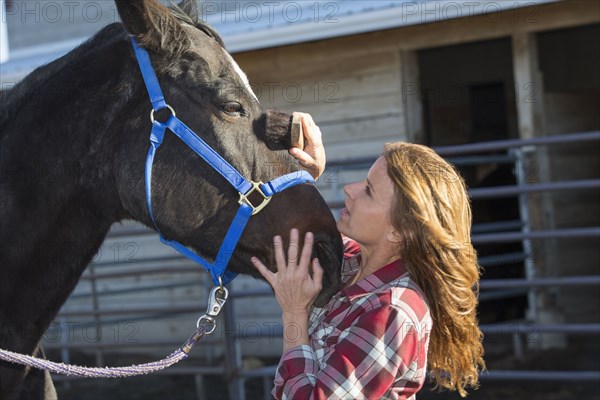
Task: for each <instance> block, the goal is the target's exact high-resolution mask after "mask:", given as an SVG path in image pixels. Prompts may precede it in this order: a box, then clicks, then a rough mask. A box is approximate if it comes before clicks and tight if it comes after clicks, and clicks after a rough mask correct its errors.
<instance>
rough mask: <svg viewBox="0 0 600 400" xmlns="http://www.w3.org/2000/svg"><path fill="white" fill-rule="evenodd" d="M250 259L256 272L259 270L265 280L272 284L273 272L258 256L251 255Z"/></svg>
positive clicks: (273, 280)
mask: <svg viewBox="0 0 600 400" xmlns="http://www.w3.org/2000/svg"><path fill="white" fill-rule="evenodd" d="M250 261H251V262H252V264H254V267H256V269H257V270H258V272H260V274H261V275H262V276H263V277H264V278H265V279H266V280H267V282H269V283H270V284H271V286H273V284H274V283H275V279H276V277H275V274H274V273H273V272H271V271H269V269H268V268H267V267H266V266H265V265H264V264H263V263H262V262H261V261H260V260H259V259H258V258H256V257H252V258H251V259H250Z"/></svg>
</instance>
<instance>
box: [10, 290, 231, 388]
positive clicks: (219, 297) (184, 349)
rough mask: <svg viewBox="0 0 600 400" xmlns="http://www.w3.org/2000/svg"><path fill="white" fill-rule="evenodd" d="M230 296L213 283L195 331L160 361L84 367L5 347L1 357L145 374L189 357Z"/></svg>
mask: <svg viewBox="0 0 600 400" xmlns="http://www.w3.org/2000/svg"><path fill="white" fill-rule="evenodd" d="M228 296H229V291H228V290H227V288H226V287H224V286H216V287H214V288H213V289H212V290H211V291H210V294H209V298H208V308H207V310H206V314H204V315H203V316H201V317H200V318H199V319H198V322H197V323H196V331H195V332H194V333H193V334H192V336H190V338H189V339H188V340H187V341H186V342H185V343H184V344H183V345H182V346H181V347H180V348H179V349H177V350H176V351H175V352H173V353H172V354H171V355H169V356H167V357H165V358H164V359H162V360H159V361H155V362H151V363H146V364H138V365H130V366H128V367H103V368H99V367H82V366H79V365H69V364H63V363H57V362H53V361H48V360H44V359H41V358H37V357H33V356H28V355H24V354H19V353H15V352H12V351H8V350H4V349H0V359H1V360H4V361H8V362H11V363H15V364H21V365H26V366H29V367H33V368H38V369H44V370H48V371H50V372H54V373H56V374H62V375H69V376H81V377H85V378H126V377H129V376H137V375H146V374H149V373H152V372H156V371H160V370H163V369H165V368H168V367H170V366H171V365H173V364H177V363H178V362H179V361H181V360H183V359H185V358H187V357H188V354H189V352H190V351H191V350H192V348H193V347H194V345H195V344H196V343H198V342H199V341H200V340H201V339H202V338H203V337H204V336H205V335H210V334H211V333H213V332H214V331H215V329H216V328H217V322H216V320H215V317H217V315H219V312H220V311H221V308H222V307H223V305H224V304H225V301H227V297H228Z"/></svg>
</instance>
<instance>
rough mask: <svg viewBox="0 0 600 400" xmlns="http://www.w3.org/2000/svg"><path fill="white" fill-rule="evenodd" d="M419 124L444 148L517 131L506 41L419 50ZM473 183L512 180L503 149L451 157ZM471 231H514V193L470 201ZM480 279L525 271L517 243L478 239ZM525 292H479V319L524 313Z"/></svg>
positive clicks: (517, 214) (502, 137)
mask: <svg viewBox="0 0 600 400" xmlns="http://www.w3.org/2000/svg"><path fill="white" fill-rule="evenodd" d="M419 66H420V74H421V85H422V91H423V93H422V97H423V99H424V105H423V107H424V118H425V121H424V127H425V133H426V135H425V137H426V140H427V141H428V143H427V144H428V145H430V146H433V147H436V146H446V145H458V144H466V143H477V142H487V141H494V140H505V139H510V138H514V137H516V136H517V126H516V109H515V104H514V101H515V100H514V89H513V88H514V79H513V74H512V50H511V43H510V40H509V39H502V40H494V41H487V42H478V43H471V44H465V45H459V46H451V47H444V48H438V49H430V50H424V51H421V52H420V53H419ZM449 161H450V162H452V163H453V164H454V165H456V166H457V168H458V169H459V171H460V172H461V174H462V175H463V177H464V178H465V181H466V183H467V185H468V186H469V188H470V189H476V188H483V187H495V186H508V185H515V184H516V183H517V179H516V175H515V164H514V160H513V159H512V157H511V156H510V154H509V153H508V152H507V151H506V150H500V151H491V152H487V153H478V154H477V155H474V156H465V157H457V158H452V159H449ZM472 206H473V235H474V236H476V235H478V234H485V233H493V232H506V231H519V230H520V229H521V227H522V223H521V218H520V211H519V202H518V198H517V197H510V198H497V199H477V198H474V199H473V200H472ZM475 247H476V250H477V253H478V256H479V260H480V264H481V265H482V267H483V275H482V279H509V278H523V277H524V276H525V274H524V271H525V268H524V260H525V256H524V254H523V247H522V245H521V243H518V242H517V243H492V244H485V245H484V244H480V245H477V244H476V246H475ZM526 308H527V296H526V291H525V290H522V289H519V290H514V289H511V290H482V291H481V295H480V306H479V318H480V322H481V323H495V322H501V321H508V320H515V319H520V318H524V317H525V312H526Z"/></svg>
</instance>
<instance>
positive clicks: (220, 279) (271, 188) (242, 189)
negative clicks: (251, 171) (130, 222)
mask: <svg viewBox="0 0 600 400" xmlns="http://www.w3.org/2000/svg"><path fill="white" fill-rule="evenodd" d="M131 42H132V43H133V49H134V51H135V55H136V57H137V60H138V63H139V65H140V70H141V72H142V76H143V77H144V82H145V84H146V88H147V90H148V94H149V95H150V101H151V102H152V112H151V114H150V120H151V121H152V131H151V132H150V150H149V151H148V156H147V157H146V171H145V180H146V203H147V204H148V211H149V212H150V218H152V222H153V223H154V226H155V227H156V231H157V232H158V234H159V235H160V241H161V242H162V243H164V244H166V245H169V246H171V247H173V248H174V249H175V250H177V251H179V252H180V253H181V254H183V255H184V256H186V257H187V258H189V259H191V260H192V261H195V262H196V263H198V264H200V265H202V266H203V267H204V268H205V269H206V270H208V271H209V272H210V275H211V277H212V280H213V282H214V284H215V285H224V284H227V283H229V282H231V280H232V279H233V278H235V276H236V275H237V273H235V272H232V271H226V268H227V264H228V263H229V259H230V258H231V256H232V255H233V250H234V249H235V247H236V246H237V243H238V241H239V240H240V237H241V236H242V233H243V232H244V229H245V227H246V224H247V223H248V221H249V220H250V217H251V216H252V215H254V214H257V213H259V212H260V211H261V210H262V209H263V208H264V207H265V206H266V205H267V203H268V202H269V201H270V200H271V197H272V196H273V195H274V194H276V193H279V192H281V191H283V190H285V189H287V188H290V187H292V186H295V185H298V184H301V183H306V182H311V183H314V182H315V180H314V179H313V178H312V176H310V174H309V173H308V172H306V171H297V172H293V173H291V174H287V175H284V176H281V177H279V178H277V179H273V180H272V181H270V182H267V183H262V182H253V181H248V180H246V179H245V178H244V177H243V176H242V175H241V174H240V173H239V172H238V171H237V170H236V169H235V168H234V167H232V166H231V164H229V163H228V162H227V161H225V160H224V159H223V158H222V157H221V156H220V155H219V154H218V153H217V152H216V151H214V150H213V149H212V148H211V147H210V146H209V145H208V144H206V142H204V140H202V139H201V138H200V137H199V136H198V135H196V134H195V133H194V132H193V131H192V130H191V129H190V128H188V127H187V126H186V125H185V124H184V123H183V122H181V120H179V118H177V117H176V115H175V111H174V110H173V108H171V107H170V106H169V105H168V104H167V103H166V102H165V98H164V95H163V93H162V90H161V88H160V84H159V83H158V78H157V77H156V74H155V73H154V69H153V68H152V64H151V62H150V56H149V55H148V52H146V50H144V49H143V48H141V47H139V46H138V45H137V43H136V41H135V39H134V38H133V37H132V38H131ZM165 108H167V109H168V110H169V111H170V112H171V116H170V117H169V119H168V120H167V121H166V122H160V121H156V120H155V119H154V112H156V111H159V110H163V109H165ZM166 129H169V130H170V131H171V132H173V133H174V134H175V135H176V136H177V137H179V138H180V139H181V140H183V142H184V143H185V144H187V145H188V147H190V148H191V149H192V150H194V152H195V153H196V154H198V155H199V156H200V157H202V158H203V159H204V161H206V162H207V163H208V164H209V165H210V166H211V167H213V168H214V169H215V170H216V171H217V172H219V173H220V174H221V175H222V176H223V178H225V179H226V180H227V181H228V182H229V183H230V184H231V185H232V186H233V187H234V188H235V190H237V191H238V193H239V194H240V199H239V204H240V208H239V209H238V212H237V214H236V215H235V217H234V219H233V222H232V223H231V225H230V226H229V230H228V231H227V234H226V235H225V239H224V240H223V244H222V245H221V248H220V249H219V252H218V254H217V257H216V259H215V262H214V263H212V264H211V263H209V262H208V261H206V260H204V259H203V258H201V257H200V256H198V255H197V254H196V253H194V252H193V251H191V250H189V249H188V248H186V247H185V246H184V245H182V244H181V243H179V242H177V241H174V240H168V239H166V238H165V237H164V236H163V235H162V233H161V232H160V229H159V228H158V225H157V224H156V220H155V219H154V214H153V213H152V165H153V163H154V156H155V154H156V150H157V149H158V148H159V147H160V145H161V143H162V141H163V138H164V135H165V130H166ZM254 192H258V193H259V194H260V195H262V197H263V200H262V203H261V204H259V205H258V206H254V205H253V204H252V203H251V202H250V200H248V196H250V194H252V193H254Z"/></svg>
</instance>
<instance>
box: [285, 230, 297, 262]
mask: <svg viewBox="0 0 600 400" xmlns="http://www.w3.org/2000/svg"><path fill="white" fill-rule="evenodd" d="M298 236H299V233H298V229H292V230H291V231H290V247H289V248H288V264H287V266H288V269H289V268H294V267H296V266H297V265H298Z"/></svg>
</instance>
